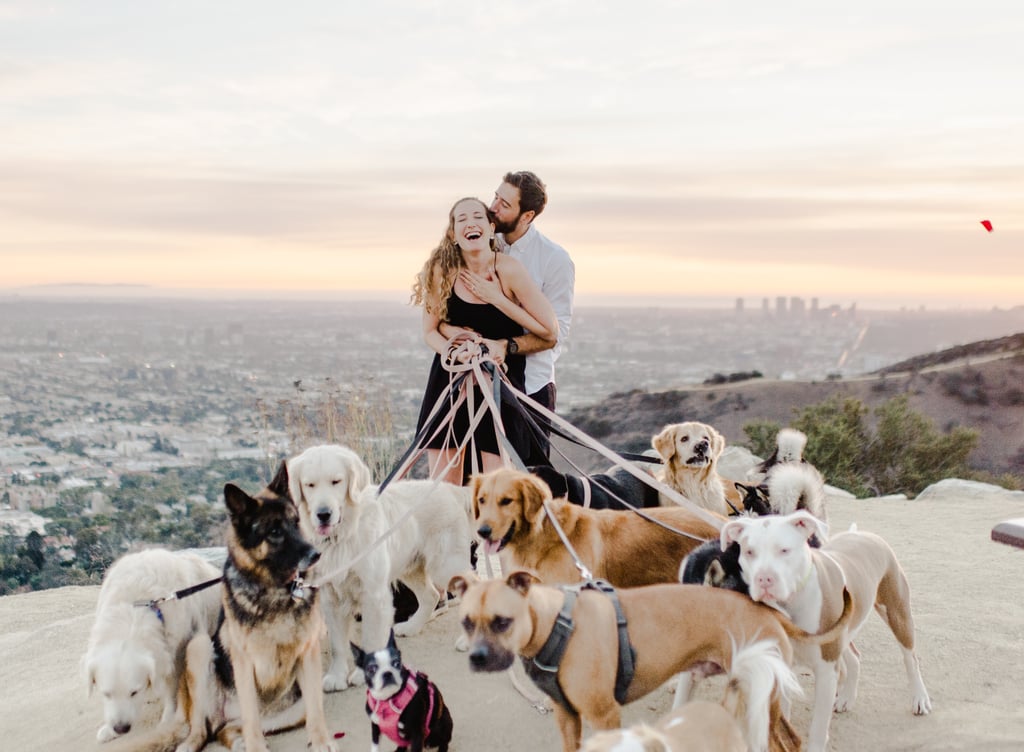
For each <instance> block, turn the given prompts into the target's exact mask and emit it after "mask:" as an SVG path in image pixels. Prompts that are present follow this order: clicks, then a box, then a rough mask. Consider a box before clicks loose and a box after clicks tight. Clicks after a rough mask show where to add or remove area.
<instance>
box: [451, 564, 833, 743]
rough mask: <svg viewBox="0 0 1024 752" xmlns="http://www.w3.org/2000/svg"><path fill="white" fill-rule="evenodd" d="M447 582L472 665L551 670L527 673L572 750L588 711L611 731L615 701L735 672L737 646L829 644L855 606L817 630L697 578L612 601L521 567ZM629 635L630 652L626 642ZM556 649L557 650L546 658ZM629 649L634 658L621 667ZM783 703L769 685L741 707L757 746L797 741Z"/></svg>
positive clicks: (618, 704)
mask: <svg viewBox="0 0 1024 752" xmlns="http://www.w3.org/2000/svg"><path fill="white" fill-rule="evenodd" d="M448 589H449V590H451V591H453V592H456V593H458V594H459V595H460V596H461V597H462V599H461V603H460V605H459V616H460V618H461V620H462V627H463V629H464V630H465V632H466V634H467V636H468V637H469V641H470V649H469V665H470V669H472V670H473V671H489V672H490V671H504V670H506V669H508V668H509V667H510V666H511V665H512V663H513V662H514V660H515V657H516V656H517V655H518V656H520V657H521V658H522V659H523V662H524V664H525V665H526V668H527V671H528V673H529V672H530V671H531V666H532V667H535V668H536V669H540V670H541V671H543V672H544V673H545V674H546V676H543V677H540V678H538V675H537V673H536V671H534V673H531V678H533V679H534V681H536V682H537V683H538V685H539V686H541V687H542V688H543V689H544V691H545V692H547V693H548V694H550V695H551V696H552V698H553V699H555V700H556V701H555V702H554V712H555V720H556V721H557V722H558V727H559V730H560V731H561V734H562V748H563V750H564V752H575V750H577V749H578V748H579V746H580V737H581V736H582V731H583V720H584V719H585V720H586V721H587V722H588V723H590V724H591V725H592V726H593V727H595V728H597V729H613V728H618V727H619V726H620V725H621V724H620V720H621V708H622V705H624V704H626V703H629V702H632V701H634V700H637V699H639V698H641V697H643V696H644V695H646V694H648V693H649V692H652V691H653V690H655V689H657V688H658V687H660V686H661V685H662V684H664V683H665V681H667V680H668V679H669V678H670V677H672V676H673V675H675V674H677V673H679V672H680V671H686V670H690V669H695V668H701V669H703V672H704V674H705V675H712V674H716V673H721V672H722V671H731V670H732V661H733V655H734V650H733V646H734V644H746V643H749V642H750V641H752V640H767V641H769V642H771V643H773V644H774V645H775V646H777V648H778V651H779V655H780V656H781V657H782V659H783V660H784V661H785V662H786V663H789V662H790V659H791V656H792V654H793V652H792V651H793V646H792V644H791V638H792V640H793V642H800V641H802V640H809V641H811V642H815V643H817V642H820V641H822V640H824V641H834V640H836V639H837V637H838V636H839V635H840V634H841V633H843V632H844V630H845V626H846V622H847V621H848V620H849V618H850V616H851V615H852V613H853V605H852V602H851V601H850V600H849V598H845V599H844V600H845V603H846V607H845V608H844V609H843V613H842V614H841V615H840V614H837V619H836V622H835V624H833V625H830V627H829V629H828V630H826V631H825V632H824V633H822V634H811V633H809V632H807V631H805V630H804V629H800V628H798V627H796V626H794V625H793V624H792V623H791V622H790V620H789V619H787V618H786V617H785V616H784V615H782V614H781V613H779V612H778V611H775V610H773V609H770V608H766V607H764V606H762V605H760V604H757V603H754V602H753V601H752V600H750V598H747V597H746V596H743V595H740V594H739V593H735V592H732V591H730V590H722V589H719V588H710V587H703V586H700V585H671V584H667V585H648V586H645V587H638V588H623V589H621V590H618V591H615V596H616V597H617V599H618V608H617V607H616V604H615V601H614V600H613V599H612V598H611V597H609V595H608V594H607V593H606V592H603V591H601V592H599V591H598V590H596V589H593V588H590V589H581V590H578V592H577V591H576V590H574V589H567V588H555V587H549V586H546V585H541V584H539V581H538V580H537V578H536V577H535V576H534V575H533V574H531V573H529V572H524V571H516V572H512V573H511V574H509V575H508V577H507V578H506V579H504V580H501V579H494V580H480V579H478V578H477V577H476V576H475V575H473V574H472V573H468V574H466V575H464V576H457V577H455V578H453V579H452V581H451V582H450V583H449V586H448ZM570 598H573V599H574V600H570ZM620 609H621V614H622V618H623V621H624V626H623V627H622V628H621V629H620V625H619V623H618V622H619V620H618V618H617V611H619V610H620ZM566 610H568V613H565V611H566ZM709 614H711V615H713V618H709V617H708V615H709ZM559 627H565V628H566V629H560V628H559ZM624 631H628V640H626V642H627V643H628V644H627V645H626V646H625V647H626V648H628V649H624V648H623V632H624ZM552 645H555V646H557V647H558V648H559V650H558V651H557V652H558V655H557V656H556V657H551V658H550V662H549V656H550V655H551V653H550V652H549V651H551V648H552ZM624 653H628V654H630V658H629V659H627V660H628V663H629V668H628V669H627V670H623V665H624V664H623V661H622V656H623V654H624ZM542 657H543V659H544V660H542ZM535 659H536V660H535ZM628 674H631V676H628ZM624 675H627V676H626V678H623V676H624ZM542 679H544V680H545V682H544V683H543V684H542V683H541V682H542ZM552 683H553V684H555V685H557V686H556V687H551V684H552ZM545 685H547V686H545ZM559 695H560V697H559ZM780 705H781V703H780V701H779V693H778V692H776V693H773V694H772V700H771V702H770V704H768V705H767V706H766V705H765V704H763V703H762V704H754V705H752V706H751V707H748V708H747V709H746V713H745V719H744V720H745V722H744V726H745V728H746V730H747V732H746V734H745V736H746V737H747V738H749V739H756V742H755V743H754V744H752V745H751V748H752V749H754V750H756V752H763V751H764V750H767V749H772V750H790V749H799V740H798V739H797V738H796V736H795V734H794V732H793V729H792V727H791V726H789V724H788V722H787V721H786V720H785V717H784V716H783V714H782V712H781V707H780Z"/></svg>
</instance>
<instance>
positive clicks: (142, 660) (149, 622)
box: [82, 548, 220, 742]
mask: <svg viewBox="0 0 1024 752" xmlns="http://www.w3.org/2000/svg"><path fill="white" fill-rule="evenodd" d="M219 575H220V570H219V569H217V568H216V567H215V566H213V564H210V563H209V562H207V561H206V560H204V559H202V558H200V557H198V556H196V555H195V554H189V553H185V552H174V553H172V552H171V551H165V550H163V549H159V548H153V549H148V550H145V551H138V552H136V553H130V554H125V555H124V556H122V557H121V558H119V559H118V560H117V561H115V562H114V564H113V566H111V567H110V569H109V570H108V571H107V573H106V576H105V577H104V578H103V585H102V587H100V595H99V600H98V601H97V604H96V621H95V622H94V623H93V627H92V631H91V632H90V634H89V646H88V649H87V650H86V652H85V655H84V656H82V669H83V674H84V676H85V680H86V684H87V686H88V692H89V695H90V696H92V695H93V694H98V695H99V696H100V697H101V698H102V699H103V724H102V725H101V726H100V728H99V731H97V732H96V739H97V741H100V742H108V741H110V740H111V739H114V738H115V737H118V736H121V735H123V734H127V733H128V732H129V731H131V730H132V727H133V726H134V725H135V723H136V719H137V718H138V717H139V711H140V710H141V708H142V706H143V703H144V701H145V700H146V698H147V697H150V696H155V697H156V698H157V699H158V700H159V701H160V702H161V703H162V707H163V713H162V715H161V722H168V721H170V720H171V719H172V718H173V717H175V715H176V713H177V692H178V680H179V678H180V677H181V673H182V671H183V669H184V665H183V661H182V653H183V651H184V649H185V645H186V644H187V643H188V641H189V640H190V639H191V638H192V636H193V635H194V634H195V633H196V632H203V633H204V634H213V631H214V629H215V628H216V626H217V613H218V610H219V604H220V589H219V587H208V588H206V589H204V590H201V591H199V592H197V593H194V594H193V595H191V596H189V597H187V598H182V599H181V600H180V601H174V602H168V603H166V604H161V603H158V601H160V600H161V599H163V598H166V597H167V596H168V595H171V594H173V593H175V592H177V591H179V590H183V589H185V588H188V587H191V586H193V585H198V584H201V583H204V582H208V581H210V580H214V579H216V578H217V577H218V576H219ZM139 604H141V605H139ZM146 604H151V605H146ZM180 720H181V721H184V713H182V714H180Z"/></svg>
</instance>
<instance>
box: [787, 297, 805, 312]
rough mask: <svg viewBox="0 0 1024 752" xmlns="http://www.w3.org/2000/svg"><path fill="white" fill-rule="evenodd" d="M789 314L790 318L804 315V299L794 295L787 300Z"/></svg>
mask: <svg viewBox="0 0 1024 752" xmlns="http://www.w3.org/2000/svg"><path fill="white" fill-rule="evenodd" d="M789 313H790V315H792V316H803V315H804V299H803V298H798V297H796V296H795V295H794V296H793V297H792V298H790V299H789Z"/></svg>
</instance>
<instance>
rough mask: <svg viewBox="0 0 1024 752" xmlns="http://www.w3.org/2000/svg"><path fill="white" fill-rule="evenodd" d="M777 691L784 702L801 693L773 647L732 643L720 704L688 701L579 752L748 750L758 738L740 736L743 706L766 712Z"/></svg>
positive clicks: (598, 737)
mask: <svg viewBox="0 0 1024 752" xmlns="http://www.w3.org/2000/svg"><path fill="white" fill-rule="evenodd" d="M776 688H777V689H778V691H779V692H780V694H781V696H782V697H784V698H788V697H790V696H798V695H800V694H802V690H801V689H800V683H799V682H798V681H797V678H796V675H795V674H794V673H793V671H792V669H790V667H789V666H788V665H787V664H786V662H785V661H784V660H783V659H782V654H781V653H780V651H779V648H778V645H776V644H775V643H774V642H772V641H771V640H760V641H758V642H755V643H753V644H750V645H743V646H737V645H735V644H734V645H733V646H732V668H731V669H730V671H729V683H728V684H727V685H726V690H725V696H724V697H723V698H722V702H721V703H713V702H707V701H697V702H690V703H687V704H686V705H683V706H682V707H680V708H678V709H676V710H673V711H672V712H671V713H669V714H668V715H667V716H665V717H664V718H662V719H661V720H659V721H658V723H657V724H656V725H655V726H649V725H647V724H638V725H636V726H633V727H631V728H628V729H621V730H617V731H601V732H598V733H597V734H594V735H593V736H591V737H590V738H588V739H587V740H586V741H584V742H583V747H581V752H748V751H749V750H751V749H756V748H757V745H758V744H759V743H760V742H761V740H760V739H758V738H753V739H748V738H747V736H746V735H745V733H744V724H745V723H746V720H747V719H746V718H745V717H744V714H745V712H746V710H747V708H761V707H764V708H767V707H768V706H769V705H770V704H771V701H772V693H773V692H774V691H775V690H776ZM755 731H756V729H755Z"/></svg>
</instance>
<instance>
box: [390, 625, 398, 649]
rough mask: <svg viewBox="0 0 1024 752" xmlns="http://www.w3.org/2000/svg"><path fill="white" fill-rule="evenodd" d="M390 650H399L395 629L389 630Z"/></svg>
mask: <svg viewBox="0 0 1024 752" xmlns="http://www.w3.org/2000/svg"><path fill="white" fill-rule="evenodd" d="M388 650H398V642H397V641H396V640H395V628H394V627H392V628H391V629H389V630H388Z"/></svg>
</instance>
